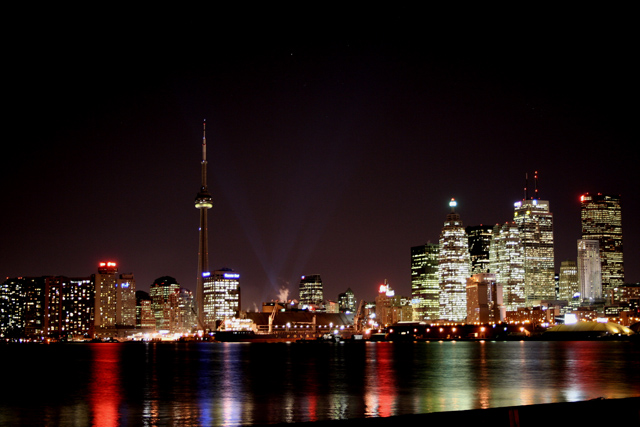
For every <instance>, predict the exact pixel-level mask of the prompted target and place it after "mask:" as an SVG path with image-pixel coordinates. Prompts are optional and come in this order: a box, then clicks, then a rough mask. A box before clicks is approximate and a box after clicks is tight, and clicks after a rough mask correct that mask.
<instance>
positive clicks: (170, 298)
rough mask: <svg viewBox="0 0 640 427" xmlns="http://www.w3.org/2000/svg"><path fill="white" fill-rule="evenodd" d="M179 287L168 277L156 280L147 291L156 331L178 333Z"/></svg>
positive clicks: (174, 280)
mask: <svg viewBox="0 0 640 427" xmlns="http://www.w3.org/2000/svg"><path fill="white" fill-rule="evenodd" d="M179 294H180V285H179V284H178V282H177V281H176V279H174V278H173V277H170V276H163V277H160V278H158V279H156V280H155V281H154V282H153V284H152V285H151V288H150V290H149V295H150V297H151V310H152V311H153V316H154V317H155V319H156V330H157V331H158V332H162V333H174V332H178V330H177V326H178V306H179V299H178V298H179Z"/></svg>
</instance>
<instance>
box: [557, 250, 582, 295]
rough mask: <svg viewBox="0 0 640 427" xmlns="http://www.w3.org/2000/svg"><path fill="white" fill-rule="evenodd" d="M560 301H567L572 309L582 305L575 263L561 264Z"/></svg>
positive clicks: (566, 262) (563, 262)
mask: <svg viewBox="0 0 640 427" xmlns="http://www.w3.org/2000/svg"><path fill="white" fill-rule="evenodd" d="M558 299H559V300H561V301H567V303H568V304H569V305H570V306H572V307H577V306H579V305H580V282H579V281H578V266H577V264H576V262H575V261H570V260H568V261H562V263H561V264H560V278H559V290H558Z"/></svg>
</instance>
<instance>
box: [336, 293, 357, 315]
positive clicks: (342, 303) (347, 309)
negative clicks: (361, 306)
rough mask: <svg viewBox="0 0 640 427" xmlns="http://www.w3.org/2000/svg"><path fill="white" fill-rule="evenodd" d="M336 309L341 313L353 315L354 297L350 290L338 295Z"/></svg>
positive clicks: (354, 308) (354, 309) (354, 307)
mask: <svg viewBox="0 0 640 427" xmlns="http://www.w3.org/2000/svg"><path fill="white" fill-rule="evenodd" d="M338 309H339V311H340V312H341V313H355V311H356V297H355V295H354V293H353V291H352V290H351V288H348V289H347V290H346V291H345V292H342V293H340V294H338Z"/></svg>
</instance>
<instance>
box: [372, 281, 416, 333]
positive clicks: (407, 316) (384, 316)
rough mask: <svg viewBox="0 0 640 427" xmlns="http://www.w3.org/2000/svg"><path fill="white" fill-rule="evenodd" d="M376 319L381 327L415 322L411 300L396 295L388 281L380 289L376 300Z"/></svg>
mask: <svg viewBox="0 0 640 427" xmlns="http://www.w3.org/2000/svg"><path fill="white" fill-rule="evenodd" d="M375 319H376V321H377V323H378V325H380V326H388V325H393V324H395V323H398V322H408V321H412V320H413V307H412V306H411V300H410V299H409V298H406V297H402V296H400V295H396V293H395V291H394V290H393V289H391V285H389V283H388V282H387V280H386V279H385V281H384V283H383V284H382V285H380V287H379V288H378V296H377V297H376V299H375Z"/></svg>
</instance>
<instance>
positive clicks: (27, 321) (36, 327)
mask: <svg viewBox="0 0 640 427" xmlns="http://www.w3.org/2000/svg"><path fill="white" fill-rule="evenodd" d="M93 328H94V288H93V282H92V281H91V279H90V278H89V277H86V278H68V277H64V276H43V277H35V278H34V277H20V278H14V279H7V280H6V281H5V282H4V283H3V284H2V285H1V286H0V336H2V337H10V338H18V337H26V338H41V339H42V338H53V339H70V338H74V337H85V338H86V337H90V336H92V334H93Z"/></svg>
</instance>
